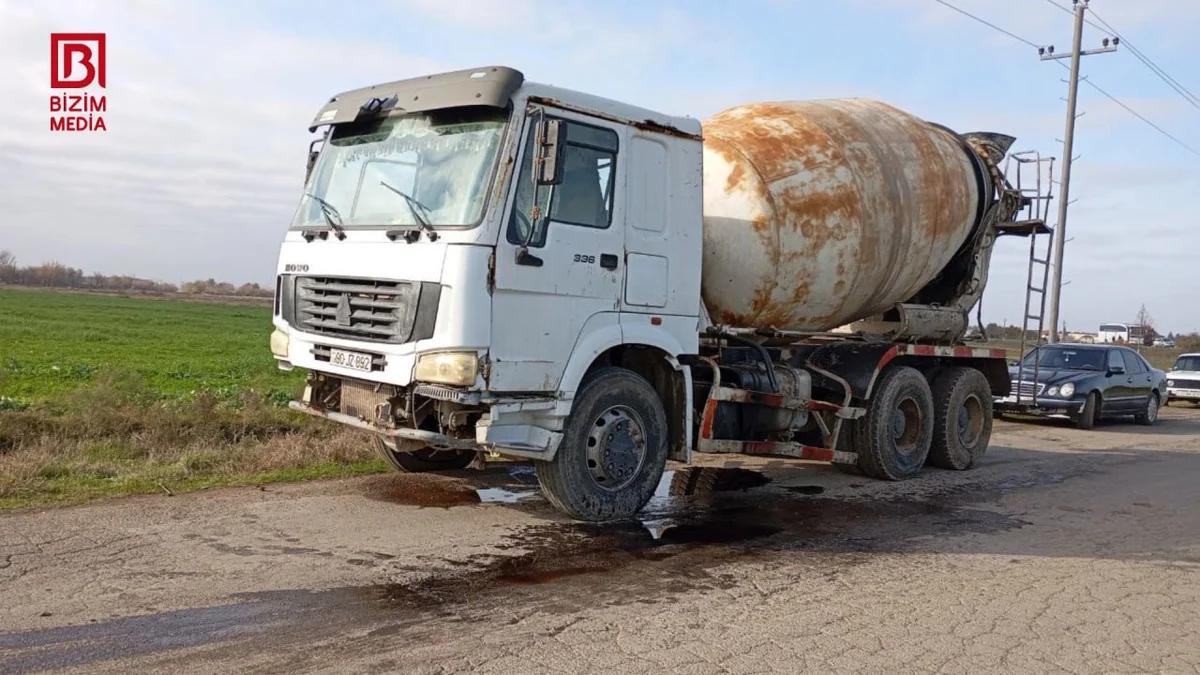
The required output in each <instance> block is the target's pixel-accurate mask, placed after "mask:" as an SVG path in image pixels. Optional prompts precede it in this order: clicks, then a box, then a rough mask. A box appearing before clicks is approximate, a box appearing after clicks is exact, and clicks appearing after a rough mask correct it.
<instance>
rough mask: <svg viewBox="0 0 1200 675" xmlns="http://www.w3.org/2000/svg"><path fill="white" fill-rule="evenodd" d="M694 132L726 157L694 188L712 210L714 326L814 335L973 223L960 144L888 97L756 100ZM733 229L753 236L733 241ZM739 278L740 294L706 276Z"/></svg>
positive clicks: (936, 263)
mask: <svg viewBox="0 0 1200 675" xmlns="http://www.w3.org/2000/svg"><path fill="white" fill-rule="evenodd" d="M703 127H704V136H705V145H706V147H708V148H709V149H711V150H713V151H714V152H716V153H717V154H718V155H720V156H721V157H722V158H723V159H724V160H725V161H726V162H727V163H728V164H729V166H728V167H727V168H725V167H723V168H722V169H721V171H722V172H724V171H728V174H727V175H722V176H721V178H720V180H719V182H716V183H715V184H712V185H707V186H706V189H713V188H715V189H716V190H718V192H717V193H716V194H712V193H706V195H705V201H706V203H708V202H710V201H711V202H712V204H713V205H714V208H715V210H716V212H717V213H720V216H719V217H717V220H715V221H713V223H712V226H713V228H714V229H713V230H712V234H711V236H712V237H714V244H720V246H719V247H715V253H714V256H715V257H714V259H713V262H714V269H715V268H717V267H720V268H721V269H720V271H719V272H717V273H716V276H715V277H713V281H711V282H706V283H705V286H706V288H705V290H706V295H709V294H711V296H712V300H711V302H710V304H709V310H710V311H712V312H713V313H714V316H715V317H719V318H720V320H721V321H723V322H725V323H731V324H734V325H741V326H767V325H775V326H777V327H781V328H784V327H787V328H806V329H815V330H823V329H828V328H832V327H835V326H838V325H842V324H844V323H848V322H850V321H852V320H855V319H858V318H865V316H867V315H869V314H871V313H874V312H878V311H882V309H885V308H886V307H888V306H890V305H891V304H892V303H895V302H901V301H903V300H904V299H906V298H907V297H910V294H911V293H914V292H916V291H917V290H919V288H920V287H921V286H923V285H924V284H926V283H928V282H929V280H930V279H931V278H932V277H933V276H934V275H936V273H937V272H938V271H939V270H940V267H941V266H942V265H944V264H945V262H948V261H949V259H950V256H951V255H953V252H954V251H956V250H957V249H958V247H959V246H960V245H961V243H962V242H963V241H965V239H966V236H967V235H968V234H969V232H970V231H971V226H972V225H973V222H974V215H975V212H976V208H977V204H976V203H975V201H974V198H975V197H976V195H975V194H974V192H975V191H974V189H973V188H974V184H975V182H974V175H973V168H972V167H971V164H970V160H969V159H968V157H967V156H966V154H965V151H964V150H963V148H962V147H961V143H959V141H958V139H957V138H955V137H954V136H953V135H952V132H946V131H943V130H940V129H938V128H935V127H933V126H931V125H930V124H928V123H927V122H925V121H924V120H921V119H919V118H917V117H914V116H912V115H910V114H908V113H905V112H903V111H900V110H898V109H896V108H894V107H892V106H889V105H887V104H883V103H879V102H875V101H861V100H842V101H812V102H785V103H758V104H750V105H744V106H739V107H736V108H732V109H730V110H726V111H724V112H721V113H718V114H717V115H715V116H713V117H712V118H710V119H708V120H706V121H705V122H704V123H703ZM722 188H723V189H722ZM722 193H723V194H722ZM724 195H728V196H729V197H730V199H724ZM984 198H985V199H986V198H988V197H987V196H984ZM743 213H744V215H742V214H743ZM707 215H708V213H707V209H706V216H707ZM742 223H744V224H745V225H746V226H748V227H747V229H748V230H749V231H752V232H754V235H755V236H754V237H753V238H747V239H746V240H742V239H741V236H742V235H740V234H739V233H738V231H737V228H738V227H739V226H740V225H741V224H742ZM748 234H749V233H748V232H747V236H748ZM706 236H709V235H708V234H707V233H706ZM756 240H757V241H756ZM743 275H748V278H747V281H750V280H753V283H752V284H751V285H750V287H749V288H746V289H745V290H747V291H749V292H750V293H749V296H748V297H747V296H746V295H742V293H744V292H745V291H742V290H741V288H744V287H739V288H737V289H736V290H735V289H734V288H733V287H732V286H730V287H725V286H723V285H722V284H720V283H719V282H716V281H715V280H716V279H719V278H737V277H739V276H743ZM706 276H707V274H706ZM708 301H709V300H708V299H707V298H706V302H708Z"/></svg>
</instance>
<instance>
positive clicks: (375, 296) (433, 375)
mask: <svg viewBox="0 0 1200 675" xmlns="http://www.w3.org/2000/svg"><path fill="white" fill-rule="evenodd" d="M322 127H324V128H325V130H326V131H325V135H324V138H323V139H322V141H321V142H320V145H322V146H323V147H321V148H320V150H319V152H317V151H316V150H315V149H314V151H313V155H312V156H311V158H310V170H309V171H310V172H309V176H308V178H307V182H306V185H305V188H304V193H305V195H304V196H303V197H302V199H301V201H300V206H299V209H298V210H297V212H296V215H295V218H294V220H293V222H292V225H291V227H290V228H289V230H288V232H287V235H286V237H285V240H284V243H283V245H282V247H281V249H280V255H279V264H278V270H277V272H278V282H277V283H278V291H279V292H278V294H277V300H276V307H275V310H276V311H275V316H274V324H275V333H274V334H273V336H272V339H271V344H272V351H273V352H274V354H275V357H276V358H277V359H278V361H279V363H280V365H281V367H284V368H293V367H300V368H304V369H307V370H309V371H311V372H312V373H314V377H312V378H311V380H310V383H309V386H308V387H307V388H306V396H305V400H304V401H301V402H297V403H295V404H294V405H293V407H296V408H298V409H303V410H305V411H309V412H311V411H313V410H314V404H319V403H322V402H325V403H329V402H332V401H333V399H322V398H321V397H323V396H326V395H335V396H336V397H337V400H336V405H331V406H328V407H327V408H323V410H322V412H323V416H325V417H328V418H331V419H334V420H337V421H341V422H345V423H350V424H354V425H355V426H360V427H363V428H370V429H372V430H375V431H377V432H378V431H380V426H382V427H383V428H384V429H385V431H386V433H384V434H383V435H382V442H383V443H384V444H385V445H386V446H388V447H387V448H384V451H385V454H387V455H391V456H392V457H393V458H394V460H395V461H396V462H398V463H399V464H408V465H409V467H408V468H446V467H452V466H465V464H466V463H467V462H468V461H469V460H470V459H473V458H474V457H475V451H476V450H481V449H488V450H492V451H495V452H498V453H501V454H504V455H512V456H521V457H532V458H543V459H545V458H551V457H553V455H554V453H555V451H556V450H557V448H558V445H559V443H560V441H561V438H562V433H563V422H564V419H565V418H566V416H567V415H568V413H569V412H570V410H571V407H572V402H573V399H574V398H575V394H576V392H577V391H578V390H579V387H580V383H581V382H582V380H583V378H584V375H585V373H587V372H588V369H589V367H591V366H593V365H594V363H595V361H596V359H597V357H598V356H600V355H602V354H604V353H605V352H607V351H609V350H612V349H613V348H614V347H619V346H625V345H631V344H636V345H645V346H647V347H649V348H651V349H653V350H654V352H655V353H656V354H657V355H659V357H660V358H662V359H666V360H665V361H664V362H663V363H664V365H666V364H669V363H670V362H671V360H672V359H673V358H674V357H675V356H677V355H678V354H680V353H683V352H687V353H695V352H696V351H697V341H698V335H699V328H700V326H699V321H700V257H701V236H700V235H701V231H700V227H701V178H700V168H701V162H700V152H701V143H700V124H699V122H698V121H696V120H694V119H689V118H677V117H669V116H665V115H662V114H659V113H656V112H653V111H649V110H644V109H641V108H637V107H633V106H629V105H624V104H621V103H617V102H615V101H609V100H606V99H602V98H598V97H595V96H590V95H587V94H582V93H577V92H572V91H568V90H564V89H559V88H555V87H550V86H545V85H538V84H534V83H531V82H526V81H525V80H524V78H523V76H522V75H521V74H520V73H519V72H517V71H514V70H511V69H508V68H499V67H490V68H482V69H476V70H466V71H460V72H454V73H447V74H443V75H437V76H433V77H429V78H418V79H414V80H407V81H402V82H394V83H388V84H383V85H378V86H374V87H368V88H365V89H359V90H355V91H350V92H346V93H344V94H340V95H338V96H335V97H334V98H332V99H331V100H330V101H329V102H328V103H327V104H325V106H324V107H323V108H322V109H321V110H320V112H319V113H318V114H317V116H316V119H315V120H314V121H313V124H312V129H313V130H317V129H319V128H322ZM539 130H540V135H539ZM535 159H536V160H537V161H536V163H535ZM535 165H536V167H537V170H536V171H535ZM535 174H537V176H536V177H537V180H535ZM535 197H536V204H537V207H538V208H537V210H536V213H537V214H538V217H536V218H534V219H532V220H535V221H536V222H535V224H534V225H532V229H531V218H530V216H529V214H530V212H531V210H533V209H532V207H533V206H534V204H535ZM333 381H336V382H337V383H338V385H339V386H338V387H337V391H336V392H327V391H325V388H323V387H322V383H327V382H333ZM329 388H330V389H332V387H329ZM401 392H403V394H404V396H405V398H404V402H405V403H408V404H411V406H412V407H411V408H410V409H404V408H403V407H402V406H398V405H396V404H395V403H394V399H395V397H396V395H397V394H399V393H401ZM414 448H416V449H417V454H416V455H410V454H409V453H410V451H411V450H412V449H414ZM388 450H390V452H388ZM414 459H415V460H418V461H415V462H414V461H412V460H414ZM406 460H407V461H406ZM397 468H405V467H402V466H398V467H397Z"/></svg>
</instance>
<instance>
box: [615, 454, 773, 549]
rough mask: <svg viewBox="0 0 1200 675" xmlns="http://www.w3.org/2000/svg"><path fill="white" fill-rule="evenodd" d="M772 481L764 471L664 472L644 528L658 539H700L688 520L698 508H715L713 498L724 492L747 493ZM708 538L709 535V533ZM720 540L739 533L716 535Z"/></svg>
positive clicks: (643, 515) (699, 469) (693, 469)
mask: <svg viewBox="0 0 1200 675" xmlns="http://www.w3.org/2000/svg"><path fill="white" fill-rule="evenodd" d="M770 482H771V479H770V478H768V477H767V476H766V475H765V474H763V473H762V472H760V471H751V470H750V469H739V468H724V467H698V466H692V467H687V468H684V469H674V470H668V471H664V472H663V475H662V479H661V480H659V482H658V488H657V489H656V490H655V492H654V496H653V497H651V498H650V502H649V503H647V504H646V507H645V508H644V509H642V512H641V514H640V516H639V518H638V519H639V521H641V523H642V526H643V527H644V528H645V529H646V531H647V532H649V533H650V536H651V537H652V538H653V539H655V540H660V539H664V538H668V537H667V533H668V532H670V531H672V530H674V532H672V534H671V536H670V537H669V539H672V540H675V539H681V538H682V539H687V540H689V541H690V540H695V541H699V540H700V537H699V535H700V533H699V532H693V533H692V534H691V535H688V534H687V532H689V531H690V530H691V529H692V528H690V527H689V526H688V525H687V524H686V521H687V520H688V519H689V518H690V517H691V516H693V515H695V513H694V512H695V511H696V510H697V509H701V508H704V507H706V506H707V507H711V506H712V504H711V501H712V497H713V496H714V495H719V494H721V493H744V492H747V491H749V490H753V489H755V488H760V487H763V486H765V485H768V484H769V483H770ZM746 535H747V537H748V538H754V537H756V536H766V535H763V534H762V533H761V532H758V533H753V532H749V531H747V532H746ZM704 536H708V535H707V534H706V535H704ZM713 536H716V537H717V538H723V539H730V538H733V539H736V538H737V537H738V536H740V535H739V534H738V533H734V532H727V533H725V535H723V536H722V535H719V534H714V535H713Z"/></svg>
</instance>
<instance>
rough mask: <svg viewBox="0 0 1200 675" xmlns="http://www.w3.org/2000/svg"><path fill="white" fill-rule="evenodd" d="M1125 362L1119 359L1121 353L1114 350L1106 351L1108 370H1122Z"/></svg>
mask: <svg viewBox="0 0 1200 675" xmlns="http://www.w3.org/2000/svg"><path fill="white" fill-rule="evenodd" d="M1124 367H1125V360H1124V359H1122V358H1121V352H1120V351H1119V350H1116V349H1110V350H1108V369H1109V370H1112V369H1113V368H1124Z"/></svg>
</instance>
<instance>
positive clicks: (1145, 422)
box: [1133, 392, 1159, 427]
mask: <svg viewBox="0 0 1200 675" xmlns="http://www.w3.org/2000/svg"><path fill="white" fill-rule="evenodd" d="M1158 409H1159V403H1158V392H1153V393H1151V394H1150V398H1149V399H1147V400H1146V410H1145V411H1144V412H1140V413H1138V414H1137V415H1134V416H1133V419H1134V421H1136V422H1137V423H1138V424H1141V425H1142V426H1147V427H1151V426H1154V423H1155V422H1157V421H1158Z"/></svg>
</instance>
